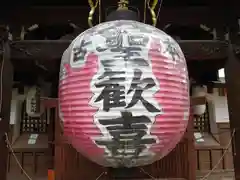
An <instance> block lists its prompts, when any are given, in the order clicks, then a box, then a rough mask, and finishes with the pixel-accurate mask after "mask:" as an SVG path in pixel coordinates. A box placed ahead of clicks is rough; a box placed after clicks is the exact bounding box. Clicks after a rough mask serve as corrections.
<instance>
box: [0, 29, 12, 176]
mask: <svg viewBox="0 0 240 180" xmlns="http://www.w3.org/2000/svg"><path fill="white" fill-rule="evenodd" d="M3 31H4V32H3ZM3 31H2V29H1V33H0V35H2V36H1V37H0V38H1V39H4V40H2V42H1V44H0V46H1V47H0V49H1V53H0V104H1V105H0V118H1V119H0V169H1V170H0V179H1V180H6V179H7V177H6V174H7V160H8V148H7V145H6V136H5V134H6V133H8V131H9V119H10V105H11V98H12V82H13V67H12V64H11V62H10V47H9V43H8V41H7V39H8V34H7V33H6V31H5V30H3ZM2 32H3V33H2Z"/></svg>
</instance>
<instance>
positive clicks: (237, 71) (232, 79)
mask: <svg viewBox="0 0 240 180" xmlns="http://www.w3.org/2000/svg"><path fill="white" fill-rule="evenodd" d="M225 77H226V86H227V98H228V110H229V120H230V127H231V131H232V132H233V131H234V130H236V132H235V136H234V138H233V144H234V146H233V148H234V149H233V151H234V154H233V159H234V170H235V178H236V180H240V131H239V130H240V109H239V107H240V95H239V94H240V60H239V59H237V58H236V57H235V56H234V54H233V52H232V48H231V47H230V48H229V59H228V61H227V64H226V66H225Z"/></svg>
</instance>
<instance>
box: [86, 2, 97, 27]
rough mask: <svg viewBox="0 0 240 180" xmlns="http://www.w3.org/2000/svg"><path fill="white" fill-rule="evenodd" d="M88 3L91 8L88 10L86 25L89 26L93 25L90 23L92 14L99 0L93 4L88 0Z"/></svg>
mask: <svg viewBox="0 0 240 180" xmlns="http://www.w3.org/2000/svg"><path fill="white" fill-rule="evenodd" d="M88 4H89V6H90V8H91V9H90V12H89V16H88V25H89V26H90V27H93V23H92V21H93V15H94V13H95V10H96V8H97V6H98V4H99V0H97V1H96V3H95V4H94V2H93V0H88Z"/></svg>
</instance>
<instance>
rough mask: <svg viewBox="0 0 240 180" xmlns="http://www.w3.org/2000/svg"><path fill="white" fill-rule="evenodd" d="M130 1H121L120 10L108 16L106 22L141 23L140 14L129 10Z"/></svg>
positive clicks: (119, 3)
mask: <svg viewBox="0 0 240 180" xmlns="http://www.w3.org/2000/svg"><path fill="white" fill-rule="evenodd" d="M128 5H129V1H128V0H120V1H119V2H118V8H117V9H116V10H114V11H112V12H111V13H109V14H108V15H107V18H106V21H115V20H133V21H139V13H138V12H135V11H133V10H130V8H129V6H128Z"/></svg>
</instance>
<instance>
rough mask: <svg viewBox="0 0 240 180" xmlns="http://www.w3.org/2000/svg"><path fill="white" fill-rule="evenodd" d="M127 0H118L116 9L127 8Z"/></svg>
mask: <svg viewBox="0 0 240 180" xmlns="http://www.w3.org/2000/svg"><path fill="white" fill-rule="evenodd" d="M128 5H129V2H128V0H120V1H119V2H118V9H117V10H128Z"/></svg>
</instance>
